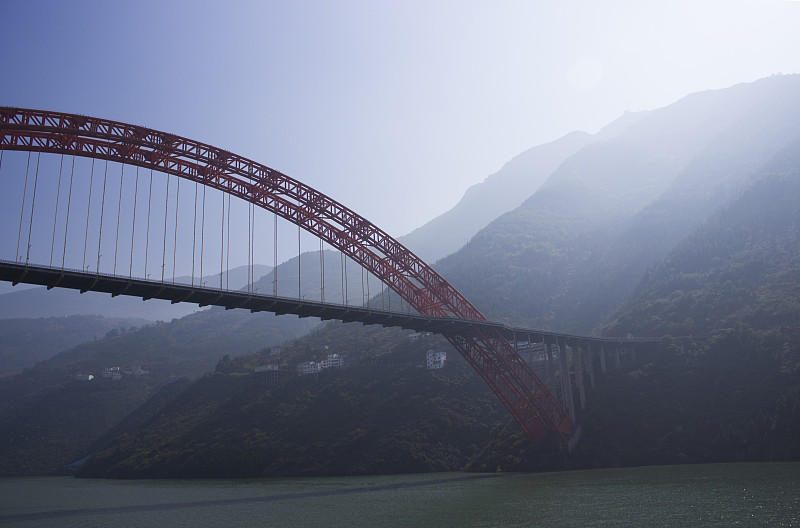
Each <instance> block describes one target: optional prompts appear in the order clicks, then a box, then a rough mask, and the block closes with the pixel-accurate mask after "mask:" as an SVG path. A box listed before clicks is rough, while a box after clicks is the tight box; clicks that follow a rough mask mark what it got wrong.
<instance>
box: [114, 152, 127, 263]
mask: <svg viewBox="0 0 800 528" xmlns="http://www.w3.org/2000/svg"><path fill="white" fill-rule="evenodd" d="M124 178H125V164H124V163H122V164H121V168H120V172H119V199H118V200H117V235H116V238H115V240H114V275H116V274H117V252H118V251H119V224H120V219H121V218H122V182H123V179H124Z"/></svg>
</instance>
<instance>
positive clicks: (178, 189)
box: [172, 178, 181, 284]
mask: <svg viewBox="0 0 800 528" xmlns="http://www.w3.org/2000/svg"><path fill="white" fill-rule="evenodd" d="M177 180H178V185H177V187H176V188H175V240H174V242H173V243H172V284H175V268H176V263H177V262H176V259H177V258H178V207H179V206H180V204H181V199H180V198H181V179H180V178H177Z"/></svg>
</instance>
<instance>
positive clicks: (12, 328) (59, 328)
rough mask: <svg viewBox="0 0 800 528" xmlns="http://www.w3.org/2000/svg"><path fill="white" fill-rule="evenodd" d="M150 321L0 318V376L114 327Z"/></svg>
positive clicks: (93, 317)
mask: <svg viewBox="0 0 800 528" xmlns="http://www.w3.org/2000/svg"><path fill="white" fill-rule="evenodd" d="M146 322H147V321H145V320H144V319H114V318H109V317H100V316H99V315H71V316H69V317H49V318H38V319H0V378H2V377H4V376H10V375H12V374H17V373H18V372H20V371H22V369H23V368H27V367H32V366H33V365H35V364H36V363H37V362H39V361H43V360H45V359H49V358H51V357H53V356H54V355H56V354H57V353H58V352H61V351H62V350H66V349H69V348H72V347H74V346H76V345H78V344H80V343H83V342H86V341H91V340H93V339H97V338H98V337H103V336H104V335H106V333H108V332H109V331H111V330H115V329H116V330H120V329H127V328H130V327H135V326H141V325H143V324H145V323H146Z"/></svg>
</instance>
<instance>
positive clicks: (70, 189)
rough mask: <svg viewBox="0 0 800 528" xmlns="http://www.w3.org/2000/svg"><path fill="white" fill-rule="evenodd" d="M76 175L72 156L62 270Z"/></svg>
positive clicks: (65, 258) (65, 256) (64, 261)
mask: <svg viewBox="0 0 800 528" xmlns="http://www.w3.org/2000/svg"><path fill="white" fill-rule="evenodd" d="M74 175H75V155H73V156H72V170H70V173H69V193H68V194H67V221H66V223H65V224H64V253H63V255H61V269H62V270H63V269H64V264H65V263H66V260H67V234H68V233H69V210H70V206H71V205H72V179H73V176H74Z"/></svg>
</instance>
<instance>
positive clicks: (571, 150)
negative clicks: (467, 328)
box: [398, 112, 647, 264]
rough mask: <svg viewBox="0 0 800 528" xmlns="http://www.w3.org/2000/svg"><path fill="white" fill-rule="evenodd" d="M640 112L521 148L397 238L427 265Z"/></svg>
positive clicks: (615, 133)
mask: <svg viewBox="0 0 800 528" xmlns="http://www.w3.org/2000/svg"><path fill="white" fill-rule="evenodd" d="M645 115H647V112H635V113H634V112H626V113H625V114H624V115H622V116H621V117H620V118H619V119H617V120H615V121H613V122H612V123H610V124H608V125H606V126H605V127H603V129H602V130H600V132H598V133H597V134H595V135H593V136H592V135H589V134H587V133H585V132H572V133H570V134H567V135H566V136H564V137H562V138H560V139H557V140H556V141H552V142H550V143H546V144H544V145H539V146H536V147H532V148H530V149H528V150H526V151H525V152H523V153H522V154H519V155H518V156H516V157H514V158H513V159H512V160H511V161H509V162H508V163H506V164H505V165H503V167H502V168H501V169H500V170H499V171H498V172H496V173H494V174H492V175H490V176H488V177H487V178H486V179H485V180H484V181H482V182H481V183H478V184H476V185H473V186H472V187H470V188H469V189H467V191H466V192H465V193H464V196H463V197H462V198H461V200H460V201H459V202H458V203H457V204H456V205H455V206H454V207H453V208H452V209H450V210H448V211H447V212H445V213H443V214H441V215H439V216H437V217H436V218H434V219H433V220H431V221H430V222H428V223H426V224H425V225H423V226H421V227H419V228H417V229H415V230H414V231H412V232H411V233H409V234H407V235H405V236H402V237H400V238H399V239H398V240H399V241H400V242H401V243H402V244H403V245H405V246H406V247H408V248H409V249H410V250H411V251H413V252H414V253H415V254H416V255H418V256H419V257H421V258H422V259H423V260H425V261H426V262H428V263H429V264H432V263H434V262H435V261H437V260H439V259H440V258H442V257H445V256H447V255H449V254H451V253H453V252H455V251H456V250H458V249H459V248H461V247H462V246H464V244H466V243H467V242H468V241H469V240H470V239H471V238H472V237H473V236H474V235H475V233H477V232H478V231H480V230H481V229H483V228H484V227H486V226H487V225H488V224H489V223H490V222H491V221H492V220H494V219H495V218H497V217H499V216H500V215H502V214H503V213H507V212H509V211H512V210H514V209H516V208H517V207H519V206H520V205H521V204H522V202H523V201H525V199H526V198H528V197H529V196H531V195H532V194H533V193H534V192H535V191H536V190H537V189H538V188H539V187H540V186H541V185H542V184H543V183H544V182H545V181H546V180H547V179H548V178H549V177H550V175H551V174H552V173H553V172H554V171H555V170H556V169H557V168H558V167H559V166H560V165H561V163H563V162H564V160H566V159H568V158H569V157H571V156H572V155H573V154H575V153H576V152H578V151H579V150H580V149H582V148H583V147H585V146H586V145H587V144H589V143H593V142H603V141H608V140H610V139H613V138H614V137H616V136H618V135H619V134H621V133H622V132H623V131H625V130H626V129H627V128H628V127H630V126H632V125H633V124H634V123H636V122H637V121H639V120H640V119H642V118H643V117H644V116H645Z"/></svg>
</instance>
